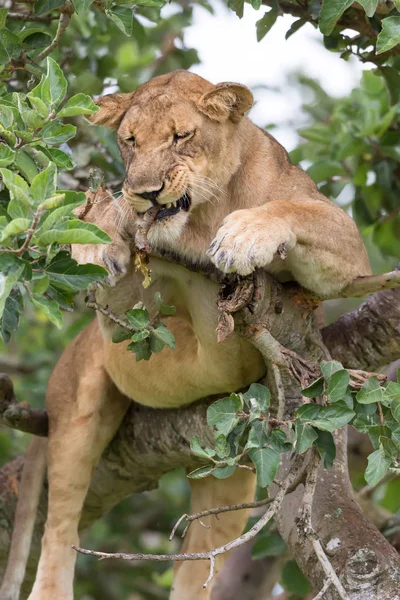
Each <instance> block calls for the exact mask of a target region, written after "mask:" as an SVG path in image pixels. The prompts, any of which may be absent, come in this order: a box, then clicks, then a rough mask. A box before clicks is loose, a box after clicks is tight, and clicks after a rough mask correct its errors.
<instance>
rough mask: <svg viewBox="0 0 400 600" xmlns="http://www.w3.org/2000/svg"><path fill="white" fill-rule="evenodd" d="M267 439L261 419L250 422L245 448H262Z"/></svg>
mask: <svg viewBox="0 0 400 600" xmlns="http://www.w3.org/2000/svg"><path fill="white" fill-rule="evenodd" d="M267 439H268V438H267V434H266V432H265V426H264V423H263V421H254V422H253V423H252V424H251V428H250V431H249V436H248V438H247V442H246V446H245V450H248V449H249V448H262V447H263V446H265V444H266V443H267Z"/></svg>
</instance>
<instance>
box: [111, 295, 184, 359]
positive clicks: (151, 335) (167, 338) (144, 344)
mask: <svg viewBox="0 0 400 600" xmlns="http://www.w3.org/2000/svg"><path fill="white" fill-rule="evenodd" d="M154 301H155V306H156V309H157V312H156V314H155V316H154V317H153V319H150V317H149V313H148V312H147V309H146V308H144V306H143V304H142V302H139V303H138V304H137V305H135V306H134V307H133V308H132V309H131V310H128V311H127V313H126V322H125V323H124V324H121V325H119V326H118V328H117V329H116V330H115V332H114V335H113V338H112V341H113V342H114V343H115V344H119V343H120V342H124V341H126V340H131V343H130V344H129V345H128V350H129V351H130V352H134V353H135V354H136V360H137V361H140V360H149V359H150V357H151V355H152V354H153V352H161V350H164V348H165V347H166V346H168V347H169V348H172V350H174V349H175V339H174V336H173V335H172V333H171V332H170V331H168V329H167V327H166V326H165V323H163V321H162V320H161V316H165V317H166V316H170V315H173V314H174V313H175V307H174V306H169V305H168V304H164V303H163V301H162V299H161V295H160V293H159V292H156V293H155V294H154ZM132 332H133V333H132Z"/></svg>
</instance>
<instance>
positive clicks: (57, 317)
mask: <svg viewBox="0 0 400 600" xmlns="http://www.w3.org/2000/svg"><path fill="white" fill-rule="evenodd" d="M30 299H31V300H32V302H33V304H34V305H35V306H36V308H37V309H39V310H40V312H41V313H43V314H44V315H45V316H46V317H47V318H48V320H49V321H50V322H51V323H53V325H55V326H56V327H58V329H61V326H62V313H61V311H60V309H59V308H58V304H57V302H54V300H50V299H48V298H44V297H43V296H39V295H38V294H32V295H31V296H30Z"/></svg>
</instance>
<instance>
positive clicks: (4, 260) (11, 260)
mask: <svg viewBox="0 0 400 600" xmlns="http://www.w3.org/2000/svg"><path fill="white" fill-rule="evenodd" d="M21 267H22V269H23V270H22V274H21V279H28V280H29V279H31V278H32V267H31V265H30V263H29V262H28V261H27V260H24V259H23V258H19V257H18V256H15V254H9V253H7V252H5V253H2V254H0V272H2V273H3V275H5V276H6V277H8V275H11V274H12V273H14V271H19V270H20V269H21Z"/></svg>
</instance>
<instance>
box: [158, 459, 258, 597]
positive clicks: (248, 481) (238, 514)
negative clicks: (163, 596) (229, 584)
mask: <svg viewBox="0 0 400 600" xmlns="http://www.w3.org/2000/svg"><path fill="white" fill-rule="evenodd" d="M255 485H256V480H255V476H254V474H253V473H252V472H250V471H247V470H244V469H237V470H236V472H235V473H234V474H233V475H232V476H231V477H229V478H228V479H216V478H215V477H207V478H206V479H200V480H194V479H192V480H190V486H191V492H192V497H191V505H190V513H191V514H193V513H198V512H202V511H204V510H207V509H210V508H218V507H220V506H228V505H231V504H240V503H243V502H251V501H252V500H253V499H254V492H255ZM248 517H249V511H248V510H239V511H234V512H226V513H222V514H220V515H219V516H218V519H217V518H216V517H215V516H213V515H211V516H209V517H205V518H203V519H202V522H203V523H204V524H205V525H207V526H209V528H206V527H204V526H202V525H201V524H200V523H199V522H198V521H193V523H192V524H191V525H190V528H189V531H188V533H187V534H186V537H185V541H184V543H183V545H182V549H181V552H182V553H193V552H207V551H209V550H213V549H214V548H219V547H220V546H223V545H224V544H226V543H227V542H230V541H231V540H234V539H235V538H237V537H239V536H240V535H241V534H242V532H243V529H244V527H245V525H246V522H247V519H248ZM227 557H228V554H222V555H220V556H219V557H218V558H217V560H216V564H215V575H216V574H217V572H218V570H219V569H220V568H221V566H222V564H223V562H224V561H225V559H226V558H227ZM209 574H210V562H209V561H208V560H201V561H185V562H176V563H175V568H174V583H173V586H172V590H171V595H170V600H209V598H210V597H211V589H212V585H213V582H214V579H213V581H212V582H211V583H210V584H209V585H208V586H207V588H206V589H204V588H203V584H204V583H205V582H206V581H207V579H208V577H209ZM215 575H214V577H215Z"/></svg>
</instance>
